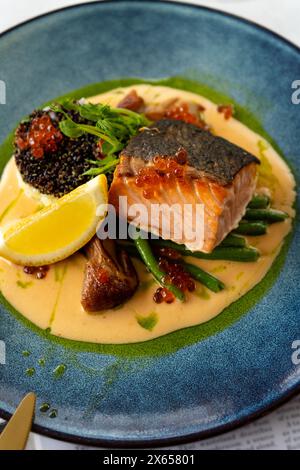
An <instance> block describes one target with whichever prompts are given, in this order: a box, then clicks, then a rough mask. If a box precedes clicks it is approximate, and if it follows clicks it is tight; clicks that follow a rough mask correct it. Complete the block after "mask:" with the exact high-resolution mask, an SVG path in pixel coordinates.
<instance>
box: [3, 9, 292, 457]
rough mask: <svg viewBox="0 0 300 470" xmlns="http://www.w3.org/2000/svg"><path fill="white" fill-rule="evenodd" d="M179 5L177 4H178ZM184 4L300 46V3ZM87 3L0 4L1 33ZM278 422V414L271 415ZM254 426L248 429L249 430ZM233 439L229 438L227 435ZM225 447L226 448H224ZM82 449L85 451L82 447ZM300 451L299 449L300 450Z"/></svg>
mask: <svg viewBox="0 0 300 470" xmlns="http://www.w3.org/2000/svg"><path fill="white" fill-rule="evenodd" d="M175 1H176V0H175ZM181 2H186V3H194V4H198V5H205V6H209V7H212V8H218V9H220V10H224V11H227V12H230V13H234V14H236V15H239V16H242V17H244V18H247V19H249V20H252V21H255V22H257V23H260V24H262V25H263V26H266V27H268V28H269V29H272V30H273V31H276V32H277V33H279V34H281V35H282V36H285V37H286V38H288V39H289V40H291V41H292V42H294V43H296V44H298V45H300V27H299V17H300V0H285V1H282V0H210V1H209V0H206V1H205V0H202V1H201V0H189V1H187V0H181ZM79 3H85V2H84V1H82V0H43V1H41V0H0V7H1V10H0V11H1V14H0V32H2V31H4V30H6V29H8V28H10V27H12V26H14V25H16V24H18V23H20V22H22V21H25V20H27V19H29V18H32V17H35V16H37V15H40V14H42V13H46V12H49V11H51V10H55V9H57V8H62V7H65V6H69V5H75V4H79ZM272 417H274V418H273V419H274V420H275V419H276V412H274V413H273V415H270V418H268V419H271V420H272ZM251 426H255V425H252V424H251V425H248V426H247V427H245V429H246V428H248V429H249V430H250V429H251ZM227 436H229V437H230V433H229V435H227ZM221 441H222V442H223V440H222V437H219V438H214V439H213V442H214V445H213V446H212V445H211V444H212V441H210V445H209V447H210V448H212V447H214V448H222V447H223V444H222V442H221ZM224 445H225V444H224ZM200 446H201V448H203V447H205V441H202V443H201V444H200V443H199V444H198V443H194V444H191V445H188V446H187V445H185V446H178V447H177V448H178V449H180V448H183V447H184V448H193V449H197V448H199V447H200ZM76 448H79V447H78V446H75V445H72V444H68V443H63V442H60V441H55V440H53V439H48V438H45V437H43V436H38V435H36V434H31V436H30V440H29V443H28V449H53V450H54V449H76ZM81 448H83V447H81ZM299 448H300V447H299Z"/></svg>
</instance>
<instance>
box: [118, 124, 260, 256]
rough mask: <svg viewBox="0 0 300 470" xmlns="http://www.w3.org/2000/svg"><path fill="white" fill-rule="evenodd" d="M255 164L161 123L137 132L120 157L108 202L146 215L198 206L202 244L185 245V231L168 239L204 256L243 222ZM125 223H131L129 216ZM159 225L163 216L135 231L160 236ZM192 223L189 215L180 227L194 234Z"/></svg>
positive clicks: (190, 128)
mask: <svg viewBox="0 0 300 470" xmlns="http://www.w3.org/2000/svg"><path fill="white" fill-rule="evenodd" d="M258 164H259V160H258V159H257V158H256V157H255V156H253V155H251V154H250V153H248V152H246V151H245V150H243V149H241V148H240V147H237V146H236V145H234V144H232V143H230V142H228V141H226V140H225V139H222V138H220V137H216V136H214V135H213V134H211V133H210V132H209V131H206V130H203V129H200V128H199V127H196V126H194V125H193V124H188V123H185V122H183V121H176V120H170V119H163V120H160V121H158V122H156V123H155V124H153V125H152V126H151V127H149V128H146V129H144V130H142V131H141V132H140V133H139V134H138V135H137V136H136V137H134V138H132V139H131V141H130V142H129V144H128V145H127V147H126V148H125V149H124V150H123V151H122V153H121V156H120V164H119V165H118V166H117V168H116V170H115V174H114V178H113V182H112V185H111V188H110V193H109V198H110V202H111V203H112V204H114V206H115V207H116V208H117V209H119V210H120V206H119V201H120V196H126V197H127V205H128V207H130V206H131V205H132V204H136V203H139V204H144V205H145V207H146V208H147V211H148V213H149V214H150V213H151V205H152V204H154V203H156V204H164V205H165V206H164V207H167V206H172V205H175V204H177V205H178V204H179V205H181V206H182V208H183V209H184V205H186V204H189V205H190V207H196V205H200V204H201V205H203V207H204V234H203V240H202V241H201V242H199V240H196V241H193V240H190V239H187V237H186V234H185V232H184V231H182V233H181V236H179V237H178V234H176V239H175V238H174V234H173V233H171V234H170V236H169V239H171V240H173V241H175V242H176V243H183V244H185V245H186V246H187V247H188V248H189V249H191V250H193V251H196V250H200V251H204V252H206V253H209V252H211V251H212V250H213V249H214V248H215V247H216V246H217V245H218V244H219V243H221V241H222V240H223V239H224V238H225V237H226V236H227V234H228V233H229V232H230V231H231V230H233V229H234V228H235V227H236V226H237V225H238V223H239V221H240V220H241V218H242V217H243V215H244V213H245V209H246V206H247V204H248V203H249V201H250V200H251V198H252V196H253V193H254V191H255V187H256V175H257V165H258ZM177 207H178V206H177ZM183 213H184V210H183V211H182V214H183ZM122 215H123V214H122ZM127 217H128V219H129V221H131V218H130V215H129V213H128V214H127ZM163 219H164V214H163V212H162V214H161V215H160V217H157V218H153V217H152V218H151V217H150V216H149V217H146V218H144V220H143V219H140V221H139V225H140V228H141V229H143V230H145V231H149V232H152V233H154V234H155V235H159V236H163V235H164V234H163V231H162V220H163ZM194 219H195V218H194V217H193V214H192V212H191V211H190V219H187V218H186V216H185V218H184V224H185V225H186V224H188V225H189V226H190V227H192V228H195V227H194V226H195V220H194ZM164 238H165V237H164Z"/></svg>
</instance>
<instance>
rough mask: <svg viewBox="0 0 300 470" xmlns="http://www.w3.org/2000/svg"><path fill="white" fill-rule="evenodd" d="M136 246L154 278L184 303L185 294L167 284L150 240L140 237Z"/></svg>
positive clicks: (136, 241)
mask: <svg viewBox="0 0 300 470" xmlns="http://www.w3.org/2000/svg"><path fill="white" fill-rule="evenodd" d="M134 244H135V247H136V249H137V251H138V252H139V254H140V256H141V258H142V260H143V262H144V263H145V265H146V266H147V268H148V270H149V271H150V272H151V274H152V275H153V276H154V278H155V279H156V280H157V281H158V282H159V283H160V285H161V286H162V287H166V288H167V289H168V290H169V291H170V292H172V294H173V295H174V296H175V297H176V298H177V299H179V300H181V301H182V302H183V301H184V300H185V296H184V293H183V292H182V291H181V290H180V289H178V287H176V286H174V285H173V284H170V283H168V282H165V277H166V273H165V272H163V271H161V269H160V267H159V264H158V262H157V260H156V258H155V256H154V255H153V253H152V250H151V247H150V245H149V242H148V240H146V239H144V238H141V237H139V238H137V239H136V240H134Z"/></svg>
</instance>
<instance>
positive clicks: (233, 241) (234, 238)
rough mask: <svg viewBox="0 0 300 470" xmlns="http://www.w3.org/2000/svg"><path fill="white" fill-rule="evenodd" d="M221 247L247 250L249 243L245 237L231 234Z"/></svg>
mask: <svg viewBox="0 0 300 470" xmlns="http://www.w3.org/2000/svg"><path fill="white" fill-rule="evenodd" d="M220 246H236V247H240V248H245V247H246V246H247V241H246V239H245V238H244V237H240V236H239V235H235V234H233V233H230V234H229V235H227V237H226V238H225V239H224V240H223V241H222V243H221V245H220Z"/></svg>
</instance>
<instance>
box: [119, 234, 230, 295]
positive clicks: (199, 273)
mask: <svg viewBox="0 0 300 470" xmlns="http://www.w3.org/2000/svg"><path fill="white" fill-rule="evenodd" d="M120 246H122V247H123V248H124V249H125V250H126V251H127V253H128V254H129V255H130V256H132V257H134V258H138V259H141V256H140V253H139V252H138V250H137V249H136V247H135V246H134V245H133V244H132V243H128V242H123V241H122V242H121V243H120ZM180 263H181V264H182V266H183V267H184V269H185V270H186V271H187V272H189V273H190V275H191V277H192V278H193V279H195V280H196V281H198V282H201V284H203V285H204V286H205V287H207V288H208V289H210V290H211V291H213V292H220V291H221V290H223V289H224V288H225V285H224V284H223V282H221V281H220V280H219V279H217V278H216V277H214V276H212V275H211V274H209V273H207V272H206V271H204V270H203V269H201V268H199V267H198V266H195V265H193V264H189V263H186V262H184V261H181V262H180Z"/></svg>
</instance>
